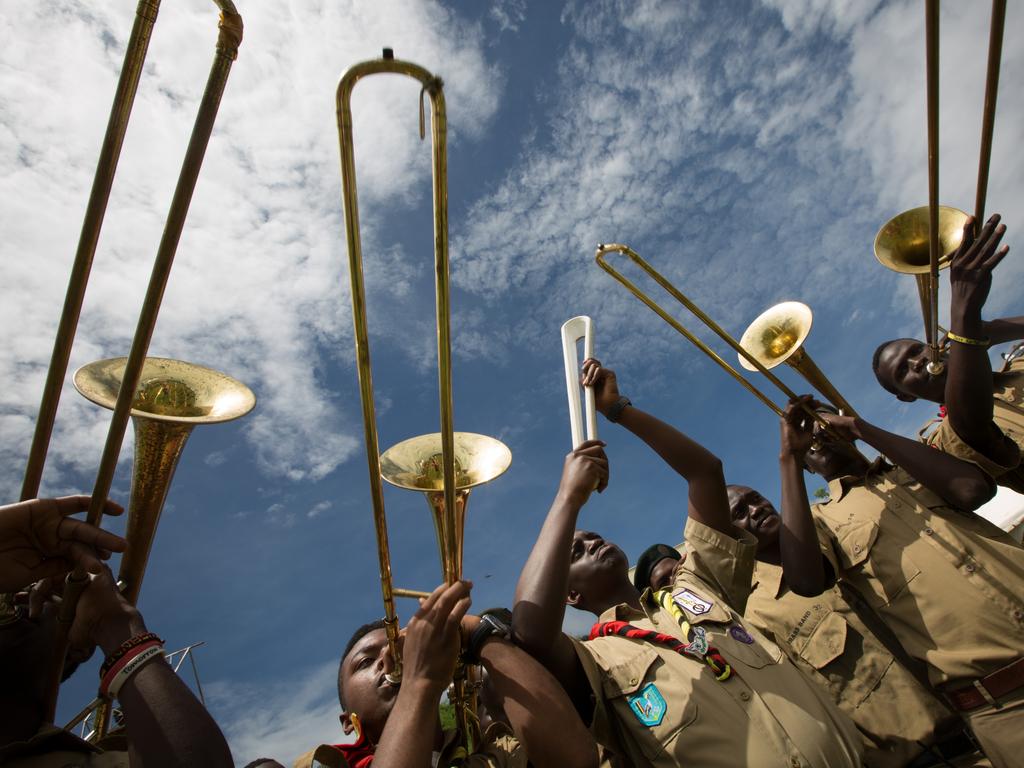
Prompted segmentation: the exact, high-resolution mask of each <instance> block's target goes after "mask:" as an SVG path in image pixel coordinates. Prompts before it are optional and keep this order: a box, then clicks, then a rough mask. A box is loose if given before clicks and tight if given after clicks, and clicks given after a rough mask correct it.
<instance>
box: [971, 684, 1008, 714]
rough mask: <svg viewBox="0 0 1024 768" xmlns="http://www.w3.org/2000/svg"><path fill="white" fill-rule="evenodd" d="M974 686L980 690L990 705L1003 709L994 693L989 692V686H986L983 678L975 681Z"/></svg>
mask: <svg viewBox="0 0 1024 768" xmlns="http://www.w3.org/2000/svg"><path fill="white" fill-rule="evenodd" d="M974 688H975V690H977V691H978V693H979V694H981V697H982V698H983V699H984V700H985V701H986V702H987V703H988V705H989V706H990V707H994V708H995V709H1002V705H1001V704H1000V703H999V702H998V701H996V700H995V699H994V698H993V697H992V694H991V693H989V692H988V688H986V687H985V684H984V683H983V682H982V681H981V680H975V681H974Z"/></svg>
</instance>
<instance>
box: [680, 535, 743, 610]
mask: <svg viewBox="0 0 1024 768" xmlns="http://www.w3.org/2000/svg"><path fill="white" fill-rule="evenodd" d="M733 534H734V535H729V534H725V533H722V532H721V531H717V530H715V529H714V528H711V527H710V526H707V525H704V524H703V523H700V522H698V521H696V520H694V519H693V518H688V519H687V521H686V530H685V533H684V536H685V540H686V559H685V560H684V561H683V563H682V565H680V566H679V569H680V571H683V572H687V573H690V574H692V575H694V576H696V577H697V578H699V579H700V580H701V581H703V582H705V583H706V584H707V585H708V586H709V587H711V589H712V590H714V591H715V592H717V593H718V594H719V596H721V597H722V598H724V599H725V601H726V603H728V604H729V606H730V607H731V608H732V609H733V610H734V611H736V612H737V613H743V609H744V608H745V607H746V605H747V598H748V597H750V586H751V581H752V579H753V575H754V559H755V558H754V555H755V553H756V550H757V539H756V538H754V536H753V534H751V533H748V532H747V531H741V530H740V529H739V528H734V529H733Z"/></svg>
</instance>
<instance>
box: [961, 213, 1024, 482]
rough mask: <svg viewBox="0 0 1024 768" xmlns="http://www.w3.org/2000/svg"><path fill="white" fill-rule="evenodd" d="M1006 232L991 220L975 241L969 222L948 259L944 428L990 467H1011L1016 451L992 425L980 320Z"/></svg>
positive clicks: (987, 363)
mask: <svg viewBox="0 0 1024 768" xmlns="http://www.w3.org/2000/svg"><path fill="white" fill-rule="evenodd" d="M1005 232H1006V227H1005V226H1003V225H1001V224H999V215H998V214H996V215H994V216H992V217H991V218H990V219H989V220H988V223H987V224H985V226H984V227H983V228H982V230H981V233H980V234H979V236H978V237H977V238H975V237H974V220H973V219H968V221H967V225H966V226H965V227H964V237H963V241H962V242H961V244H960V247H959V248H958V249H957V251H956V253H955V254H954V255H953V260H952V262H951V264H950V268H949V283H950V291H951V294H952V299H951V305H950V332H949V339H950V349H949V358H948V360H947V372H946V389H945V396H946V397H945V399H946V410H947V413H948V417H949V424H950V426H951V427H952V428H953V431H954V432H956V434H957V435H958V436H959V437H960V439H962V440H963V441H964V442H965V443H967V444H968V445H969V446H971V447H972V448H974V449H975V450H976V451H979V452H980V453H982V454H984V455H985V456H988V457H989V458H991V459H992V460H993V461H995V462H998V463H999V464H1003V465H1005V466H1012V465H1013V464H1014V463H1015V461H1016V460H1017V459H1018V457H1019V451H1018V450H1017V449H1016V447H1015V446H1014V445H1013V444H1012V443H1011V442H1009V441H1007V440H1006V439H1004V437H1003V435H1002V433H1001V432H1000V431H999V429H998V427H996V426H995V425H994V424H993V423H992V363H991V362H990V361H989V356H988V346H987V342H988V341H989V340H988V339H985V338H983V337H984V335H985V333H986V327H985V323H984V322H983V321H982V319H981V310H982V307H984V305H985V300H986V299H987V298H988V294H989V290H990V289H991V287H992V270H993V269H995V267H996V266H997V265H998V264H999V262H1000V261H1002V260H1003V258H1004V257H1005V256H1006V254H1007V252H1008V250H1009V248H1008V247H1007V246H1003V247H1002V248H998V246H999V241H1000V239H1001V238H1002V236H1003V234H1004V233H1005ZM958 339H960V340H959V341H958Z"/></svg>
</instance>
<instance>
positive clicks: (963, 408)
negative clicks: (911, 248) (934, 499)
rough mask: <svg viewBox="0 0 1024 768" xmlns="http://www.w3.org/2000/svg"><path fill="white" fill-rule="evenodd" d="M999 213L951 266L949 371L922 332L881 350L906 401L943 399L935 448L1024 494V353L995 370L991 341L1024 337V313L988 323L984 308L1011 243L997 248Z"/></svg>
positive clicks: (885, 370)
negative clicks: (935, 361)
mask: <svg viewBox="0 0 1024 768" xmlns="http://www.w3.org/2000/svg"><path fill="white" fill-rule="evenodd" d="M998 222H999V216H993V217H992V218H991V219H989V222H988V224H986V226H985V228H984V229H983V230H982V232H981V236H980V237H979V238H978V239H977V240H974V238H973V236H972V234H971V233H972V231H973V219H972V220H970V221H968V223H967V226H966V228H965V230H964V232H965V234H964V239H963V242H962V243H961V246H960V248H959V249H958V250H957V252H956V253H955V254H954V256H953V260H952V263H951V266H950V270H949V282H950V287H951V293H952V300H951V307H950V318H951V322H950V333H949V336H948V338H949V340H950V350H949V358H948V360H947V361H946V362H947V364H946V368H945V370H944V371H943V372H942V373H940V374H937V375H932V374H929V373H928V370H927V364H928V349H927V347H926V346H925V345H924V344H923V343H922V342H920V341H917V340H916V339H896V340H894V341H887V342H885V343H883V344H882V345H880V346H879V347H878V349H877V350H876V351H875V356H874V359H873V361H872V368H873V370H874V372H875V376H876V378H877V379H878V382H879V384H881V385H882V387H884V388H885V389H886V390H888V391H889V392H892V393H893V394H894V395H896V397H897V398H899V399H900V400H903V401H904V402H911V401H914V400H917V399H918V398H923V399H925V400H931V401H932V402H936V403H940V404H943V408H942V410H941V411H940V415H941V418H940V419H939V422H938V426H937V428H935V429H934V431H932V432H930V434H928V435H927V437H925V438H924V439H925V441H926V442H927V443H928V444H929V445H931V446H932V447H934V448H938V449H939V450H941V451H944V452H946V453H951V454H953V455H954V456H957V457H958V458H961V459H965V460H966V461H970V462H972V463H974V464H977V465H978V466H979V467H980V468H981V469H982V470H983V471H985V472H986V473H987V474H988V475H989V476H990V477H992V478H994V479H995V481H996V482H997V483H999V485H1003V486H1006V487H1008V488H1011V489H1013V490H1015V491H1017V492H1018V493H1024V464H1022V463H1021V449H1022V448H1024V360H1022V359H1018V360H1016V361H1012V362H1010V363H1008V364H1007V365H1006V366H1005V367H1004V368H1003V370H1002V371H1000V372H999V373H996V374H993V372H992V367H991V363H990V362H989V357H988V347H989V345H990V344H999V343H1002V342H1006V341H1012V340H1015V339H1021V338H1024V317H1013V318H1006V319H1002V320H994V321H992V322H985V321H984V320H982V317H981V310H982V308H983V306H984V304H985V300H986V298H987V297H988V292H989V288H990V287H991V285H992V270H993V269H994V268H995V267H996V265H997V264H998V263H999V262H1000V261H1001V260H1002V259H1003V257H1004V256H1005V255H1006V253H1007V248H1006V247H1005V246H1004V247H1003V248H1000V249H998V250H997V249H996V246H997V245H998V243H999V238H1001V237H1002V235H1003V233H1004V232H1005V227H1003V226H1001V225H1000V226H997V224H998Z"/></svg>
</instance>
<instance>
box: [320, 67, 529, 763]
mask: <svg viewBox="0 0 1024 768" xmlns="http://www.w3.org/2000/svg"><path fill="white" fill-rule="evenodd" d="M381 73H386V74H395V75H405V76H407V77H411V78H413V79H414V80H417V81H419V82H420V84H421V85H422V90H421V91H420V138H421V139H422V138H424V134H425V125H426V122H425V121H426V118H425V114H424V108H423V96H424V95H427V96H429V97H430V107H431V139H432V159H433V200H434V279H435V283H434V284H435V290H436V316H437V368H438V391H439V398H440V421H441V431H440V433H435V434H431V435H420V436H419V437H413V438H410V439H408V440H404V441H402V442H401V443H398V444H397V445H394V446H392V447H391V448H390V449H388V450H387V451H385V452H384V454H383V455H381V454H380V453H379V447H378V441H377V418H376V412H375V409H374V401H373V374H372V369H371V364H370V343H369V337H368V334H367V323H366V293H365V289H364V286H363V266H362V258H363V257H362V244H361V242H360V236H359V207H358V196H357V194H356V167H355V154H354V144H353V131H352V109H351V99H352V90H353V88H355V85H356V83H358V82H359V81H360V80H361V79H363V78H365V77H368V76H370V75H375V74H381ZM336 105H337V117H338V143H339V149H340V152H341V176H342V203H343V207H344V211H345V236H346V242H347V245H348V255H349V278H350V281H351V291H352V293H351V297H352V323H353V328H354V336H355V345H356V368H357V370H358V373H359V396H360V400H361V402H362V408H363V434H364V441H365V444H366V461H367V468H368V470H369V479H370V499H371V502H372V506H373V519H374V526H375V532H376V537H377V557H378V560H379V564H380V585H381V593H382V596H383V599H384V612H385V618H384V625H385V629H386V632H387V638H388V648H389V652H390V654H391V659H392V661H393V667H392V670H391V672H390V673H388V674H387V675H386V677H387V681H388V682H389V683H390V684H391V685H399V684H400V683H401V679H402V659H401V654H400V653H399V649H398V645H397V641H398V616H397V614H396V612H395V598H396V597H427V596H428V595H429V593H427V592H422V591H418V590H411V589H398V588H396V587H394V586H393V583H392V575H391V556H390V550H389V547H388V529H387V518H386V516H385V510H384V488H383V484H382V480H387V481H388V482H389V483H391V484H392V485H397V486H398V487H400V488H407V489H410V490H418V491H421V492H423V493H424V494H425V495H426V497H427V503H428V505H429V506H430V508H431V511H432V513H433V517H434V527H435V532H436V534H437V543H438V549H439V551H440V556H441V568H442V572H443V576H444V581H445V583H448V584H451V583H453V582H454V581H457V580H459V579H461V578H462V546H463V531H464V522H465V513H466V504H467V501H468V497H469V490H470V488H472V487H473V486H476V485H480V484H482V483H486V482H489V481H490V480H493V479H494V478H496V477H498V476H499V475H500V474H502V473H503V472H504V471H505V470H506V469H508V467H509V465H510V464H511V462H512V454H511V452H510V451H509V450H508V448H507V447H506V446H505V445H504V444H503V443H501V442H500V441H498V440H495V439H494V438H491V437H487V436H485V435H477V434H472V433H469V432H455V431H454V426H453V417H452V364H451V333H450V315H451V310H450V298H449V281H448V159H447V158H448V155H447V148H446V143H445V142H446V134H447V119H446V117H445V100H444V84H443V83H442V81H441V79H440V78H439V77H436V76H434V75H433V74H431V73H430V72H428V71H427V70H426V69H424V68H423V67H421V66H419V65H417V64H413V63H411V62H408V61H401V60H398V59H395V57H394V53H393V52H392V50H391V49H390V48H385V49H384V54H383V56H382V57H381V58H380V59H373V60H371V61H364V62H361V63H359V64H355V65H354V66H352V67H350V68H349V69H348V70H347V71H346V72H345V73H344V74H343V75H342V77H341V80H340V81H339V82H338V88H337V92H336ZM471 674H472V673H471V672H470V671H468V670H467V669H465V668H461V665H460V669H458V670H456V678H455V680H454V681H453V686H452V694H451V700H452V704H453V705H454V707H455V713H456V720H457V722H458V728H459V732H460V738H461V743H462V744H463V745H465V746H466V747H467V749H468V750H469V751H470V752H472V747H473V744H474V743H475V740H476V731H477V728H476V727H475V725H476V714H475V711H476V706H475V695H474V694H473V693H472V682H473V681H472V680H471V679H468V678H469V677H470V676H471Z"/></svg>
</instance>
